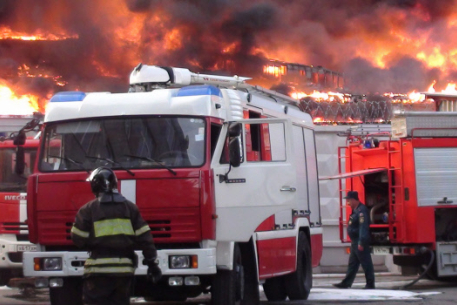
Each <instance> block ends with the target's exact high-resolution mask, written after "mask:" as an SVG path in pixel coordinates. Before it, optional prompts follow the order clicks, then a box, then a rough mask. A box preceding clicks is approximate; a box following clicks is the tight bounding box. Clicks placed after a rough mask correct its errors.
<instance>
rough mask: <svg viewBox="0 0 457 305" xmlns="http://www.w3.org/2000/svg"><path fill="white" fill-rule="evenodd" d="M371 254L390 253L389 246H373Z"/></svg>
mask: <svg viewBox="0 0 457 305" xmlns="http://www.w3.org/2000/svg"><path fill="white" fill-rule="evenodd" d="M373 254H376V255H385V254H390V249H389V247H373Z"/></svg>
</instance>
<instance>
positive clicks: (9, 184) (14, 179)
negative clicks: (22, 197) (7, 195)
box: [0, 148, 36, 192]
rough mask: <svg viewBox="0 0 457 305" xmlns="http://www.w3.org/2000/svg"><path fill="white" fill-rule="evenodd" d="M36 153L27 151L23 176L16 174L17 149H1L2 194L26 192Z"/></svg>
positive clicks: (0, 181)
mask: <svg viewBox="0 0 457 305" xmlns="http://www.w3.org/2000/svg"><path fill="white" fill-rule="evenodd" d="M35 156H36V152H35V151H34V149H27V148H26V149H25V154H24V157H25V158H24V159H25V169H24V173H23V174H22V175H17V174H16V172H15V162H16V148H2V149H0V164H2V166H1V167H0V192H25V191H26V183H27V177H28V175H30V173H31V172H32V170H33V164H34V162H35Z"/></svg>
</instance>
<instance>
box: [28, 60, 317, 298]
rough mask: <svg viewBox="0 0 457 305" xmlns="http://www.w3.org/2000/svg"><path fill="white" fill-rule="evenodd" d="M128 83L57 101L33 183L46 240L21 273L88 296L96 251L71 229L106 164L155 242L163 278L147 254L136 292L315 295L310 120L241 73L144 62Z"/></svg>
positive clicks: (34, 236)
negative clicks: (86, 284) (155, 275)
mask: <svg viewBox="0 0 457 305" xmlns="http://www.w3.org/2000/svg"><path fill="white" fill-rule="evenodd" d="M130 80H131V88H130V93H117V94H111V93H106V92H103V93H87V94H86V93H83V92H65V93H59V94H57V95H55V96H54V97H53V98H52V99H51V100H50V103H49V105H48V108H47V111H46V117H45V122H44V128H43V136H42V138H41V142H42V146H41V148H40V151H39V158H38V160H39V162H37V166H36V168H35V173H34V174H33V175H32V176H30V177H29V184H28V192H27V196H28V198H27V203H28V224H29V230H30V237H31V240H32V241H33V242H34V243H36V244H37V245H38V246H39V248H40V250H41V251H39V252H30V253H26V254H25V255H24V274H25V275H26V276H33V277H37V280H36V286H37V287H50V296H51V304H79V303H80V302H81V301H80V300H81V275H82V273H83V265H84V261H85V259H86V258H87V253H86V252H84V251H80V250H78V249H76V248H75V247H74V246H73V245H72V242H71V239H70V229H71V227H72V224H73V221H74V217H75V214H76V212H77V210H78V209H79V208H80V207H81V206H82V205H83V204H85V203H86V202H87V201H89V200H91V199H93V195H92V194H91V191H90V186H89V184H88V183H87V182H85V179H86V178H87V175H88V173H89V172H90V171H91V170H93V169H95V168H97V167H99V166H110V167H112V168H113V169H115V172H116V175H117V177H118V179H119V181H120V192H121V193H122V194H123V195H124V196H125V197H126V198H128V199H129V200H131V201H132V202H134V203H135V204H137V205H138V207H139V208H140V211H141V213H142V215H143V217H144V218H145V219H146V221H147V222H148V223H149V225H150V227H151V231H152V234H153V237H154V241H155V243H156V246H157V247H158V249H159V250H158V258H159V261H160V267H161V269H162V272H163V275H164V277H163V279H162V281H161V282H160V283H159V284H158V285H156V286H152V284H150V283H148V282H147V281H146V277H145V276H144V275H145V274H146V270H147V266H144V265H142V264H141V263H139V266H138V268H137V270H136V275H137V276H136V279H135V283H136V285H135V289H134V293H135V295H136V296H143V297H145V299H147V300H181V301H182V300H185V299H186V298H188V297H196V296H198V295H199V294H201V293H202V292H211V297H212V300H213V303H214V304H218V305H221V304H238V303H239V302H240V301H241V300H243V301H244V302H245V303H248V304H256V303H258V302H259V289H258V285H259V284H263V286H264V290H265V293H266V295H267V297H268V299H270V300H284V299H286V298H287V297H289V299H292V300H294V299H306V298H307V297H308V294H309V292H310V289H311V285H312V267H313V266H317V265H318V264H319V261H320V258H321V256H322V227H321V218H320V209H319V185H318V176H317V161H316V149H315V139H314V129H313V123H312V119H311V117H310V116H309V115H308V114H306V113H303V112H301V111H300V110H299V108H298V107H297V106H296V101H295V100H293V99H291V98H290V97H287V96H284V95H281V94H279V93H277V92H273V91H269V90H266V89H263V88H260V87H254V86H250V85H248V84H246V83H245V80H246V78H241V77H236V76H235V77H224V76H214V75H202V74H194V73H191V72H190V71H189V70H187V69H180V68H162V67H155V66H146V65H139V66H138V67H136V68H135V69H134V71H133V72H132V74H131V77H130ZM196 84H199V85H196ZM137 255H138V257H139V259H138V261H139V262H142V254H141V252H137Z"/></svg>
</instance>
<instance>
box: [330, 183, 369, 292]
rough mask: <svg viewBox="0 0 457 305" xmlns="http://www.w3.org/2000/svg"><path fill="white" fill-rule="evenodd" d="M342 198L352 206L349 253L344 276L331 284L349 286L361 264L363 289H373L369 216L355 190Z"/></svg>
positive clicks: (339, 286)
mask: <svg viewBox="0 0 457 305" xmlns="http://www.w3.org/2000/svg"><path fill="white" fill-rule="evenodd" d="M344 199H346V200H347V203H348V204H349V205H350V207H351V208H352V214H351V216H350V217H349V223H348V229H347V231H348V235H349V237H350V238H351V254H350V255H349V263H348V270H347V273H346V277H345V278H344V279H343V281H341V283H338V284H333V286H335V287H337V288H350V287H351V286H352V283H353V282H354V279H355V276H356V274H357V271H358V270H359V267H360V265H362V268H363V271H364V272H365V279H366V286H365V289H375V285H374V268H373V261H372V260H371V253H370V216H369V213H368V208H367V207H366V206H365V205H364V204H362V203H361V202H360V201H359V194H358V193H357V192H355V191H350V192H348V193H347V195H346V197H344Z"/></svg>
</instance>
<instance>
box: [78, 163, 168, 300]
mask: <svg viewBox="0 0 457 305" xmlns="http://www.w3.org/2000/svg"><path fill="white" fill-rule="evenodd" d="M86 181H89V182H90V185H91V188H92V192H93V193H94V195H95V196H96V197H97V198H96V199H94V200H92V201H90V202H88V203H86V204H85V205H84V206H83V207H81V209H80V210H79V211H78V214H77V215H76V220H75V224H74V225H73V228H72V229H71V238H72V240H73V242H74V243H75V244H76V245H77V246H78V247H80V248H85V249H87V250H88V251H89V253H90V257H89V258H88V259H87V260H86V262H85V264H84V277H83V279H84V283H83V300H84V304H91V305H92V304H94V305H95V304H97V305H99V304H107V305H108V304H110V305H115V304H116V305H117V304H119V305H121V304H122V305H127V304H130V290H131V286H132V281H133V273H134V271H135V267H136V264H137V259H136V255H135V252H134V250H135V249H140V250H143V255H144V258H145V260H144V261H143V263H144V264H146V265H148V267H149V268H148V277H150V278H151V279H152V281H153V282H157V281H158V280H159V279H160V277H161V271H160V268H159V267H158V264H157V263H156V258H157V251H156V248H155V246H154V242H153V240H152V236H151V233H150V228H149V226H148V224H147V223H146V221H144V220H143V218H142V217H141V215H140V212H139V210H138V208H137V206H136V205H135V204H133V203H132V202H130V201H128V200H127V199H126V198H125V197H124V196H122V195H121V194H120V193H119V192H118V191H117V178H116V175H115V174H114V172H113V171H112V170H111V169H110V168H105V167H100V168H97V169H95V170H94V171H93V172H92V173H91V175H90V176H89V178H87V180H86Z"/></svg>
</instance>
